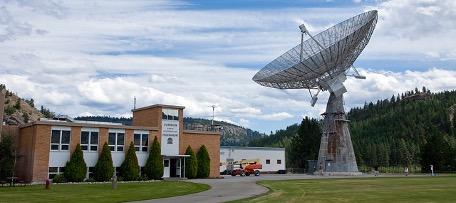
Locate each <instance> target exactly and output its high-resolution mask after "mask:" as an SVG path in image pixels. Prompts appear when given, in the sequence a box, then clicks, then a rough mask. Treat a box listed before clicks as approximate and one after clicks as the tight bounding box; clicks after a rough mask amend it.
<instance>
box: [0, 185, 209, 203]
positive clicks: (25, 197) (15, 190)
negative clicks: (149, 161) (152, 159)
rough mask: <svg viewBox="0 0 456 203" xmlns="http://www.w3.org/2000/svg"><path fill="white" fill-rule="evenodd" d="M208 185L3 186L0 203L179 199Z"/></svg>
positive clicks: (0, 189) (0, 191) (204, 188)
mask: <svg viewBox="0 0 456 203" xmlns="http://www.w3.org/2000/svg"><path fill="white" fill-rule="evenodd" d="M209 188H210V187H209V186H208V185H204V184H197V183H190V182H182V181H159V182H151V183H119V184H118V188H117V189H116V190H112V189H111V184H54V185H52V188H51V190H45V189H44V185H33V186H26V187H0V202H64V203H70V202H125V201H135V200H147V199H156V198H164V197H171V196H179V195H185V194H190V193H196V192H201V191H204V190H208V189H209Z"/></svg>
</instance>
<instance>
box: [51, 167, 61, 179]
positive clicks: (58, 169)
mask: <svg viewBox="0 0 456 203" xmlns="http://www.w3.org/2000/svg"><path fill="white" fill-rule="evenodd" d="M64 171H65V167H49V170H48V178H49V179H53V178H54V177H55V176H56V175H61V174H63V172H64Z"/></svg>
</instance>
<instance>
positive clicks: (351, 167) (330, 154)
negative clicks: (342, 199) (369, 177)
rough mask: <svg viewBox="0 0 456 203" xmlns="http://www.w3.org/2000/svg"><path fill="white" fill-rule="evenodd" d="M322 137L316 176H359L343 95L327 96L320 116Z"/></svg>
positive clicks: (332, 94)
mask: <svg viewBox="0 0 456 203" xmlns="http://www.w3.org/2000/svg"><path fill="white" fill-rule="evenodd" d="M322 115H323V117H324V119H323V124H322V131H323V132H322V136H321V143H320V151H319V153H318V162H317V166H316V167H317V170H316V171H315V173H316V175H361V174H362V173H361V172H359V171H358V166H357V165H356V158H355V153H354V151H353V144H352V141H351V136H350V130H349V129H348V122H349V120H347V118H346V115H345V111H344V101H343V94H341V95H340V96H336V95H335V94H334V93H331V95H330V96H329V100H328V104H327V106H326V112H325V113H323V114H322Z"/></svg>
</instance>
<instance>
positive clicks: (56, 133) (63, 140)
mask: <svg viewBox="0 0 456 203" xmlns="http://www.w3.org/2000/svg"><path fill="white" fill-rule="evenodd" d="M70 134H71V132H70V131H69V130H52V133H51V150H52V151H58V150H61V151H68V149H69V148H70Z"/></svg>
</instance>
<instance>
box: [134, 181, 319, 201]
mask: <svg viewBox="0 0 456 203" xmlns="http://www.w3.org/2000/svg"><path fill="white" fill-rule="evenodd" d="M223 177H224V178H223V179H195V180H186V181H191V182H195V183H203V184H207V185H210V186H211V189H209V190H206V191H204V192H200V193H195V194H189V195H184V196H177V197H170V198H163V199H154V200H146V201H140V202H141V203H146V202H147V203H155V202H160V203H179V202H186V203H188V202H199V203H214V202H226V201H232V200H238V199H243V198H248V197H252V196H255V195H259V194H263V193H266V192H267V191H268V189H267V188H265V187H263V186H260V185H257V184H256V182H257V181H259V180H287V179H314V178H321V177H319V176H310V175H261V176H246V177H239V176H236V177H232V176H223ZM326 178H328V177H326Z"/></svg>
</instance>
